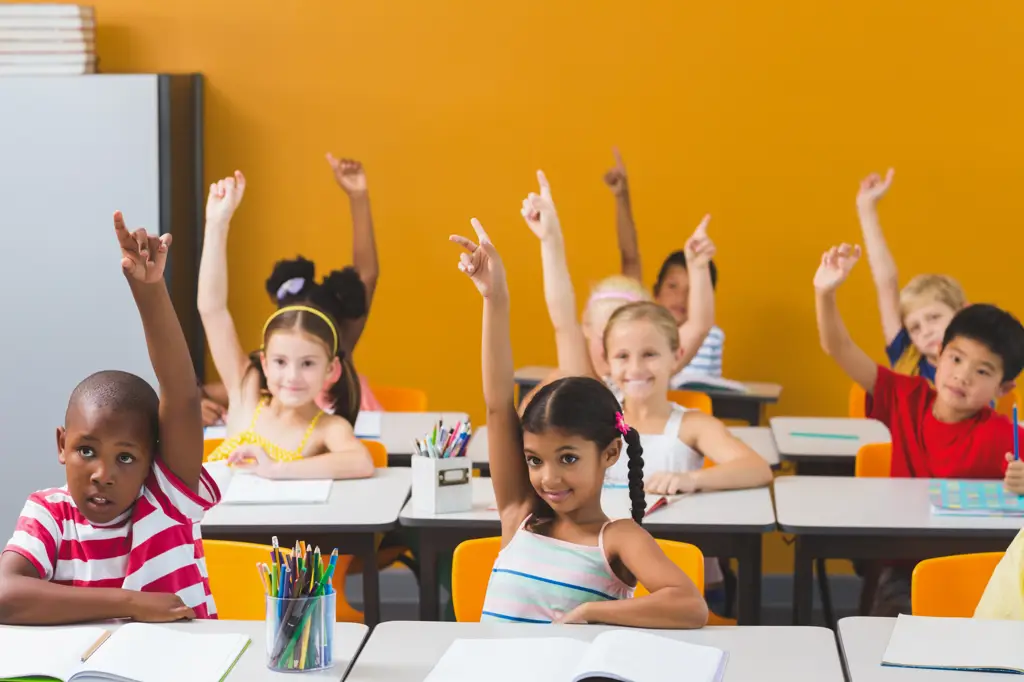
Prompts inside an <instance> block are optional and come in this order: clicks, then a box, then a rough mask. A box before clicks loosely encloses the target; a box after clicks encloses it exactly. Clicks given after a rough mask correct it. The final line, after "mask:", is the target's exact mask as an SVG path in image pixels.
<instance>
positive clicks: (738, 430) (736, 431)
mask: <svg viewBox="0 0 1024 682" xmlns="http://www.w3.org/2000/svg"><path fill="white" fill-rule="evenodd" d="M729 432H730V433H732V435H734V436H736V437H737V438H739V439H740V440H741V441H743V442H744V443H746V444H747V446H748V447H749V448H750V449H751V450H753V451H754V452H756V453H757V454H759V455H761V457H763V458H764V460H765V461H766V462H768V465H769V466H770V467H771V468H773V469H777V468H778V466H779V451H778V450H777V449H776V448H775V440H774V439H773V438H772V431H771V429H769V428H768V427H767V426H733V427H730V428H729ZM466 456H467V457H469V459H470V461H471V462H473V468H474V469H479V470H480V475H481V476H490V475H491V463H490V462H489V461H488V459H487V427H486V426H481V427H479V428H477V429H474V430H473V438H472V439H471V440H470V441H469V447H468V448H466Z"/></svg>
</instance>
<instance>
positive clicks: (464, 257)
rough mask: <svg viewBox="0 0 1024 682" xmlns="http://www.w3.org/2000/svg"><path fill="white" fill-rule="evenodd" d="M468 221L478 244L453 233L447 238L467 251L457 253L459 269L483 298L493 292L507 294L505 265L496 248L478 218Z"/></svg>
mask: <svg viewBox="0 0 1024 682" xmlns="http://www.w3.org/2000/svg"><path fill="white" fill-rule="evenodd" d="M470 223H471V224H472V225H473V230H474V231H475V232H476V237H477V239H479V240H480V244H479V245H477V244H475V243H474V242H473V240H471V239H466V238H465V237H460V236H458V235H454V234H453V235H452V236H451V237H449V238H448V239H449V240H450V241H453V242H455V243H456V244H458V245H459V246H461V247H462V248H464V249H465V250H466V251H467V252H468V253H462V254H459V270H460V271H462V272H464V273H466V274H467V275H469V278H470V279H471V280H473V284H475V285H476V288H477V290H479V291H480V294H481V295H482V296H483V297H484V298H488V297H489V296H491V295H492V294H495V293H498V294H502V293H504V294H505V295H506V296H507V295H508V285H507V284H506V283H505V266H504V265H502V262H501V256H499V255H498V250H497V249H495V248H494V244H492V243H491V238H490V237H488V236H487V233H486V232H484V227H483V225H481V224H480V221H479V220H477V219H476V218H473V219H472V220H471V221H470Z"/></svg>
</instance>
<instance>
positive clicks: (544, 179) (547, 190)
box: [537, 170, 551, 199]
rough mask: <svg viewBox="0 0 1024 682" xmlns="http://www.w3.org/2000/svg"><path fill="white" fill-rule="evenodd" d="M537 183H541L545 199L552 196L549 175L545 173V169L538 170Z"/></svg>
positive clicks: (542, 194) (541, 190)
mask: <svg viewBox="0 0 1024 682" xmlns="http://www.w3.org/2000/svg"><path fill="white" fill-rule="evenodd" d="M537 184H538V185H540V195H541V196H542V197H544V198H545V199H550V198H551V185H550V184H548V176H546V175H544V171H542V170H539V171H537Z"/></svg>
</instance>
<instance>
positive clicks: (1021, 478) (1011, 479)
mask: <svg viewBox="0 0 1024 682" xmlns="http://www.w3.org/2000/svg"><path fill="white" fill-rule="evenodd" d="M1006 461H1007V462H1009V464H1007V465H1006V476H1005V477H1004V478H1003V485H1004V486H1005V487H1006V489H1007V490H1009V491H1010V492H1011V493H1014V494H1016V495H1024V461H1022V460H1019V459H1017V458H1015V457H1014V456H1013V453H1012V452H1007V453H1006Z"/></svg>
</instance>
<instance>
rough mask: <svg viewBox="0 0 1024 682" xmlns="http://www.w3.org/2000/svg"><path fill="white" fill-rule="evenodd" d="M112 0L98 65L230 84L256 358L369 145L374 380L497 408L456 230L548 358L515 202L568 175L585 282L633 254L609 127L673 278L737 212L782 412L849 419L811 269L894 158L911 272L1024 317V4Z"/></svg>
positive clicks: (652, 260) (225, 122)
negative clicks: (612, 175) (613, 174)
mask: <svg viewBox="0 0 1024 682" xmlns="http://www.w3.org/2000/svg"><path fill="white" fill-rule="evenodd" d="M93 1H94V2H95V4H96V6H97V9H98V13H99V17H100V22H101V25H102V26H101V30H100V44H99V49H100V55H101V59H102V68H103V69H104V70H106V71H110V72H116V71H130V72H140V71H193V70H194V71H200V72H202V73H204V74H205V75H206V77H207V78H208V81H207V98H208V99H207V110H206V135H207V164H206V171H207V177H208V178H210V179H212V178H216V177H221V176H223V175H225V174H227V173H229V172H230V171H232V170H234V169H235V168H240V169H242V170H243V171H244V172H245V173H246V174H247V175H248V177H249V187H248V194H247V196H246V198H245V203H244V204H243V206H242V208H241V209H240V211H239V214H238V216H237V220H236V221H235V225H234V233H233V235H232V242H231V246H230V267H231V287H232V290H231V299H230V300H231V307H232V310H233V312H234V313H235V316H236V321H237V322H238V326H239V329H240V330H241V331H242V340H243V343H244V345H246V346H249V347H255V346H256V345H257V343H258V333H259V329H260V326H261V323H262V321H263V319H264V316H265V315H266V314H267V313H268V312H269V310H270V303H269V301H268V300H267V298H266V296H265V295H264V294H263V291H262V282H263V280H264V278H265V277H266V275H267V273H268V271H269V269H270V267H271V265H272V263H273V262H274V261H275V260H276V259H278V258H280V257H283V256H288V255H292V254H295V253H302V254H304V255H305V256H307V257H311V258H314V259H315V260H316V261H317V263H318V264H319V265H320V266H321V267H336V266H340V265H343V264H345V263H347V262H348V261H349V259H350V230H349V222H348V212H347V207H346V204H345V199H344V197H343V195H342V194H341V193H340V191H339V190H338V189H337V188H336V187H335V185H334V183H333V180H332V178H331V175H330V173H329V171H328V169H327V166H326V164H325V162H324V160H323V154H324V152H326V151H327V150H333V151H334V152H335V153H337V154H339V155H340V154H345V155H351V156H354V157H357V158H360V159H362V160H363V161H364V162H365V164H366V165H367V167H368V171H369V178H370V182H371V194H372V197H373V205H374V215H375V218H376V225H377V239H378V243H379V246H380V254H381V259H382V266H383V272H382V280H381V284H380V288H379V290H378V297H377V300H376V305H375V308H374V310H373V314H372V317H371V319H370V323H369V326H368V329H367V333H366V335H365V336H364V337H363V341H362V342H361V344H360V346H359V350H358V352H357V354H356V360H357V362H358V365H359V367H360V369H361V371H363V372H364V373H365V374H367V375H368V376H369V377H370V380H371V381H373V382H377V383H387V384H406V385H413V386H421V387H425V388H427V389H428V390H429V392H430V399H431V404H432V406H434V407H437V408H446V409H466V410H469V411H470V412H471V413H472V414H473V416H474V417H475V418H476V419H477V421H478V422H481V421H482V420H483V412H482V408H483V405H482V400H481V395H480V380H479V371H478V367H479V309H480V301H479V297H478V295H477V293H476V291H475V289H474V288H473V287H472V285H471V284H470V283H469V282H467V281H464V277H463V276H462V275H460V273H459V272H458V271H457V270H456V267H455V265H456V261H457V253H456V249H455V248H454V247H453V246H451V245H449V244H448V243H447V242H446V238H447V235H448V234H449V233H450V232H452V231H467V230H469V225H468V220H469V218H470V217H471V216H477V217H479V218H480V219H481V220H482V221H483V223H484V225H485V226H486V227H488V228H489V231H490V234H491V236H492V237H493V239H494V241H495V243H496V244H497V245H498V247H499V248H500V249H501V251H502V252H503V254H504V257H505V261H506V264H507V266H508V268H509V270H510V273H509V277H510V286H511V290H512V296H513V299H514V302H515V303H514V309H513V315H514V319H513V343H514V347H515V359H516V363H517V364H518V365H525V364H548V363H551V362H552V361H553V360H554V348H553V343H552V338H551V334H550V332H549V329H550V327H549V325H548V322H547V320H546V317H545V309H544V305H543V297H542V291H541V280H540V262H539V256H538V247H537V244H536V243H535V239H534V237H533V236H532V234H531V233H530V232H529V231H528V230H527V229H526V228H525V226H524V225H523V224H522V222H521V219H520V217H519V214H518V210H519V203H520V200H521V199H522V197H523V196H524V195H525V193H526V192H528V191H530V190H531V189H533V187H534V178H533V171H534V169H536V168H538V167H542V168H544V169H545V170H546V171H547V173H548V176H549V177H550V179H551V182H552V183H553V188H554V194H555V198H556V200H557V201H558V206H559V210H560V213H561V216H562V220H563V224H564V229H565V232H566V239H567V242H568V252H569V258H570V263H571V269H572V273H573V276H574V280H575V282H576V285H577V287H578V290H580V291H584V290H585V288H586V287H587V286H588V285H589V284H590V283H592V282H593V281H595V280H597V279H598V278H600V277H602V276H604V275H606V274H609V273H611V272H612V271H613V270H614V268H616V267H617V263H618V259H617V253H616V248H615V237H614V213H613V202H612V199H611V197H610V195H609V193H608V192H607V190H606V189H605V188H604V186H603V185H602V183H601V175H602V173H603V171H604V170H605V168H606V167H607V166H608V164H609V163H610V162H611V154H610V152H609V149H610V147H611V146H612V145H613V144H617V145H619V146H620V147H621V148H622V150H623V153H624V154H625V156H626V162H627V164H628V166H629V169H630V174H631V175H630V177H631V183H632V187H633V193H634V205H635V210H636V217H637V221H638V224H639V228H640V237H641V247H642V252H643V254H644V257H645V261H644V268H645V272H646V273H647V274H648V277H649V278H650V277H653V275H654V273H655V272H656V270H657V266H658V264H659V260H660V258H661V257H662V256H664V255H665V254H667V253H668V252H669V251H670V250H672V249H675V248H678V247H679V246H680V245H681V244H682V243H683V241H684V239H685V238H686V236H687V235H688V234H689V231H690V230H691V229H692V227H693V226H694V225H695V224H696V222H697V221H698V219H699V218H700V216H701V215H702V214H703V213H705V212H711V213H712V214H713V215H714V219H713V221H712V224H711V234H712V236H713V237H714V238H715V239H716V241H717V244H718V249H719V258H718V262H719V265H720V268H721V283H720V289H719V291H720V296H719V303H718V318H719V322H720V324H721V326H722V327H723V328H724V329H725V330H726V332H727V334H728V343H727V345H726V348H727V353H726V360H725V363H726V372H727V374H728V375H729V376H731V377H735V378H741V379H760V380H768V381H776V382H779V383H782V384H784V385H785V393H784V396H783V400H782V402H781V404H780V405H779V407H778V408H777V410H776V411H775V412H776V413H778V412H786V413H791V414H792V413H795V414H841V413H843V412H844V411H845V405H846V403H845V400H846V389H847V382H846V381H845V380H844V379H843V377H842V376H841V374H840V372H839V371H838V370H837V369H836V368H835V367H834V366H833V365H832V364H831V363H830V362H829V361H828V360H827V359H826V358H825V357H824V356H823V355H822V353H821V352H820V350H819V349H818V345H817V338H816V333H815V329H814V317H813V294H812V289H811V284H810V282H811V278H812V276H813V273H814V270H815V267H816V265H817V262H818V259H819V256H820V254H821V252H822V250H823V249H824V248H825V247H827V246H829V245H831V244H832V243H833V242H837V241H840V240H856V239H858V236H859V232H858V228H857V223H856V217H855V213H854V210H853V206H854V202H853V200H854V194H855V192H856V188H857V183H858V181H859V179H860V177H861V176H863V175H864V174H865V173H867V172H869V171H871V170H876V169H878V170H884V167H885V166H886V165H894V166H895V167H896V168H897V175H896V181H895V184H894V187H893V189H892V191H891V194H890V196H889V197H888V198H887V199H886V200H885V202H886V203H885V206H884V208H883V216H882V217H883V222H884V224H885V225H886V226H887V228H888V237H889V239H890V244H891V246H892V248H893V250H894V251H895V253H896V256H897V259H898V262H899V263H900V265H901V267H902V273H903V277H904V279H906V278H907V277H909V276H910V275H912V274H914V273H917V272H921V271H926V270H932V271H940V272H948V273H950V274H953V275H955V276H957V277H959V278H960V279H961V281H962V282H963V284H964V285H965V287H966V289H967V292H968V294H969V296H970V297H971V299H972V300H975V301H982V300H985V301H992V302H995V303H999V304H1002V305H1004V306H1008V307H1010V308H1012V309H1016V310H1017V311H1018V312H1024V306H1022V303H1024V294H1022V293H1020V292H1018V291H1017V290H1015V289H1014V288H1013V285H1012V283H1013V282H1014V281H1016V278H1015V277H1012V276H1011V274H1010V273H1012V272H1014V271H1013V270H1012V268H1014V266H1016V265H1017V263H1018V262H1019V259H1018V258H1017V252H1018V251H1019V248H1020V243H1021V240H1020V238H1019V237H1017V234H1019V232H1017V231H1016V230H1015V228H1016V227H1017V226H1018V225H1019V224H1020V214H1021V208H1020V202H1019V198H1018V197H1019V194H1020V188H1021V187H1022V186H1024V162H1022V161H1021V159H1024V140H1022V136H1021V133H1020V125H1021V123H1020V122H1021V120H1022V119H1024V116H1022V108H1024V107H1022V105H1024V95H1022V90H1021V88H1020V87H1018V81H1019V74H1020V73H1021V72H1022V71H1024V50H1021V48H1020V47H1019V46H1020V44H1021V40H1020V31H1019V29H1018V27H1019V26H1021V25H1022V23H1024V6H1022V5H1020V4H1018V3H1009V2H1000V1H994V0H978V1H976V2H971V3H955V2H952V1H951V0H939V1H937V2H933V3H906V4H904V3H893V2H886V1H884V0H864V1H863V2H858V3H823V2H820V1H819V0H791V1H790V2H787V3H782V4H781V5H780V4H779V3H756V2H748V1H745V0H721V1H719V2H704V3H696V2H686V3H683V2H677V1H675V0H657V1H652V2H642V3H632V4H629V5H626V6H624V5H623V4H622V3H621V2H612V1H610V0H592V1H591V2H587V3H560V2H550V1H544V0H520V1H519V2H514V3H492V2H479V1H478V0H435V1H434V2H429V3H426V2H413V1H411V0H404V1H402V0H378V1H376V2H353V1H351V0H349V1H344V2H339V1H334V2H310V1H308V0H291V1H290V2H273V3H271V2H265V1H263V0H258V1H256V2H240V1H239V0H220V1H219V2H209V1H205V0H204V1H200V0H144V1H140V0H93ZM847 289H848V290H847V291H845V292H843V295H842V308H843V311H844V313H845V314H846V317H847V322H848V324H849V326H850V328H851V330H852V331H853V333H854V335H855V337H856V338H857V339H858V340H859V341H860V342H862V343H863V344H865V346H866V347H868V348H870V350H871V351H872V352H874V353H875V354H876V355H877V356H878V357H879V358H881V357H882V354H881V350H882V349H881V340H882V339H881V333H880V329H879V323H878V315H877V312H876V309H875V304H874V292H873V289H872V287H871V283H870V278H869V276H868V272H867V267H866V264H863V266H862V267H861V268H860V269H859V272H858V273H856V275H855V276H854V278H853V280H852V281H851V283H850V284H849V286H848V287H847ZM580 298H582V296H581V297H580ZM428 327H440V328H441V329H443V331H441V332H433V333H429V334H428V333H425V331H424V330H426V329H427V328H428Z"/></svg>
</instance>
